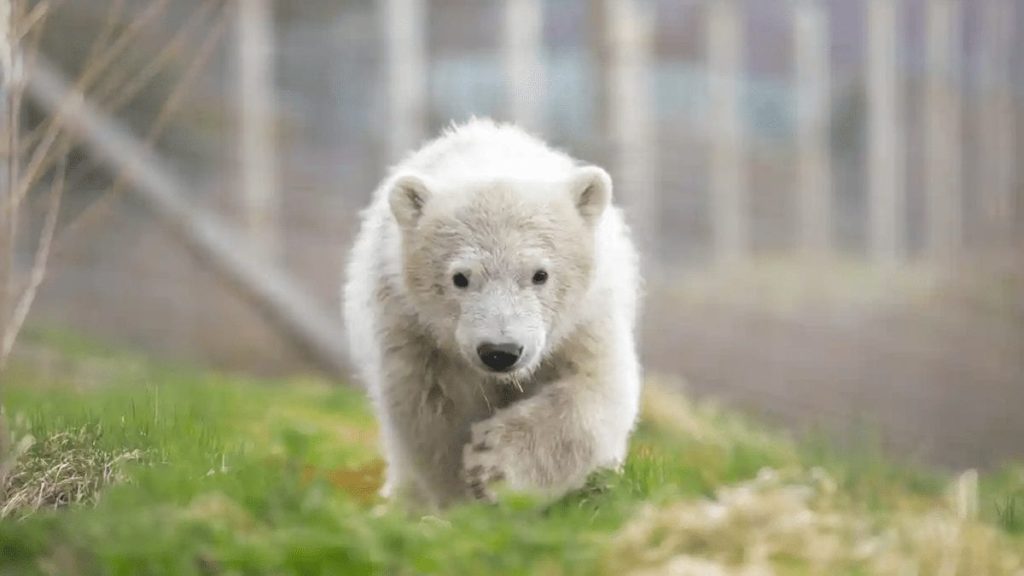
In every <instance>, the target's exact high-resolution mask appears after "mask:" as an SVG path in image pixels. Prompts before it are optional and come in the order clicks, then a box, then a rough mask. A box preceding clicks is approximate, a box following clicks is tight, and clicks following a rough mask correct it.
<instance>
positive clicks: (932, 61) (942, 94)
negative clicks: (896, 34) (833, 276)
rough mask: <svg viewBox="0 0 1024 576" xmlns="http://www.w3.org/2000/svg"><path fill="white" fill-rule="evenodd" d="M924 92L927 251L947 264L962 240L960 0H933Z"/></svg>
mask: <svg viewBox="0 0 1024 576" xmlns="http://www.w3.org/2000/svg"><path fill="white" fill-rule="evenodd" d="M926 8H927V11H928V12H927V16H926V19H927V22H926V26H927V37H926V42H927V70H928V76H927V80H926V88H925V126H924V129H925V137H924V148H925V149H924V153H925V193H926V199H927V206H926V210H925V213H926V216H927V227H926V234H927V236H926V250H927V253H928V256H929V257H930V258H932V259H933V260H936V261H943V260H948V259H950V258H952V257H954V256H955V255H956V254H957V253H958V252H959V251H960V246H961V242H962V239H963V214H962V204H963V203H962V187H961V178H962V159H961V150H960V138H961V118H960V117H961V113H960V105H961V100H960V84H959V82H960V74H959V70H960V53H961V51H962V50H963V42H962V35H961V24H960V22H961V19H960V16H961V3H960V0H929V1H928V4H927V6H926Z"/></svg>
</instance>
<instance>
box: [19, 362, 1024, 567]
mask: <svg viewBox="0 0 1024 576" xmlns="http://www.w3.org/2000/svg"><path fill="white" fill-rule="evenodd" d="M58 348H60V349H61V352H60V354H59V355H58V356H57V357H56V358H57V365H58V369H54V368H53V367H52V366H50V367H47V368H45V369H43V368H40V367H39V365H38V364H39V362H38V361H33V362H21V363H16V364H15V365H14V366H13V367H12V369H11V370H10V371H9V372H7V373H5V374H3V375H2V376H0V377H2V378H3V379H4V386H3V389H2V390H0V400H2V403H3V406H4V408H5V411H6V420H7V425H6V429H7V430H8V431H9V434H8V436H9V438H8V439H7V441H6V443H5V442H3V441H0V489H2V490H0V508H2V507H3V506H4V505H5V504H8V505H9V508H10V509H9V510H8V512H7V513H6V518H4V519H3V520H0V574H19V575H21V574H55V573H56V574H460V575H461V574H623V573H637V574H641V573H642V574H657V573H664V572H665V571H667V570H668V569H669V567H673V569H675V570H676V571H677V572H676V573H696V574H704V573H723V574H727V573H732V572H729V570H738V569H740V568H741V567H746V568H750V567H763V566H770V567H772V568H773V569H775V570H777V571H778V572H779V573H783V574H790V573H792V574H814V573H838V574H842V573H849V574H874V573H879V574H884V573H892V574H900V573H907V569H908V566H912V567H916V568H917V569H919V570H920V573H934V571H937V570H940V569H947V568H949V567H950V566H952V568H953V570H952V571H951V572H949V573H951V574H986V573H991V574H1004V573H1005V574H1013V573H1015V572H1014V570H1015V569H1020V568H1021V564H1020V563H1021V558H1022V556H1024V534H1022V532H1024V530H1022V519H1021V516H1022V515H1024V510H1022V509H1021V508H1022V505H1024V503H1022V496H1021V494H1022V490H1024V473H1022V470H1020V469H1013V468H1008V469H1006V470H1004V471H1002V472H1000V473H998V474H992V475H988V476H985V477H983V478H982V479H981V481H980V483H979V484H978V485H979V486H980V488H979V489H978V490H977V491H976V492H972V491H970V490H968V491H967V492H966V493H967V494H968V496H969V498H968V499H970V498H977V499H978V504H977V506H978V508H979V518H978V519H977V520H974V519H973V517H974V516H973V514H972V513H971V512H961V513H958V509H959V508H963V507H964V506H965V505H964V504H963V503H961V504H960V505H957V504H956V502H955V500H951V499H950V498H949V496H948V492H949V489H950V487H951V486H953V487H955V486H956V485H957V484H956V482H955V481H954V478H952V477H947V476H945V475H943V474H939V473H935V472H927V471H921V470H915V469H910V468H907V467H903V466H898V465H896V464H893V463H892V462H890V461H887V460H886V459H885V458H884V457H882V456H879V455H877V454H875V453H871V454H866V455H856V456H853V455H850V454H841V453H838V452H835V451H834V450H831V449H830V448H829V447H828V446H827V444H825V443H822V442H817V443H815V444H814V445H811V444H809V443H805V444H798V443H795V442H792V441H790V440H788V439H786V438H785V437H783V436H781V435H778V434H775V433H771V432H768V431H766V430H765V429H764V428H762V427H759V426H756V425H754V424H751V423H750V422H749V421H746V420H744V419H742V418H740V417H738V416H736V415H733V414H730V413H728V412H724V411H721V410H717V409H714V408H713V407H709V406H695V405H693V404H691V403H689V402H688V401H686V400H685V399H683V398H681V397H676V396H673V395H669V394H667V393H665V392H663V391H661V390H660V389H658V388H656V387H652V388H651V392H650V394H649V395H648V398H647V402H646V409H645V418H644V420H643V422H642V423H641V425H640V427H639V429H638V431H637V433H636V436H635V438H634V442H633V445H632V452H631V456H630V458H629V460H628V462H627V463H626V466H625V469H624V471H623V472H622V473H621V474H617V473H611V472H607V473H602V474H598V475H597V476H595V477H594V478H593V479H592V480H591V482H590V483H589V484H588V486H587V487H586V489H584V490H582V491H580V492H579V493H577V494H573V495H571V496H569V497H567V498H565V499H563V500H561V501H559V502H557V503H554V504H547V505H544V504H541V503H538V502H532V501H530V500H528V499H524V498H512V497H509V498H506V499H504V500H503V501H502V503H501V504H499V505H496V506H484V505H476V504H470V505H465V506H461V507H458V508H455V509H453V510H450V511H448V512H445V513H444V514H441V515H437V516H427V517H415V516H412V515H410V514H408V513H405V512H403V511H401V510H396V509H393V508H391V507H389V506H387V505H386V504H384V503H382V502H381V501H379V500H378V499H377V497H376V490H377V488H378V486H379V483H380V477H381V473H382V463H381V461H380V457H379V455H378V452H377V449H376V429H375V424H374V420H373V418H372V416H371V415H370V413H369V411H368V409H367V406H366V404H365V402H364V400H363V399H362V396H361V395H360V394H359V393H358V392H356V391H353V390H349V389H342V388H337V387H332V386H329V385H327V384H325V383H323V382H319V381H316V380H313V379H297V380H291V381H264V380H253V379H246V378H238V377H229V376H224V375H218V374H211V373H206V372H201V371H197V370H189V369H181V368H179V367H174V366H161V365H155V364H153V363H150V362H147V361H145V360H142V359H139V358H136V357H131V356H125V355H122V354H119V353H117V352H114V351H109V350H100V349H95V348H90V347H89V346H85V345H81V344H79V343H74V342H72V343H70V344H69V343H67V342H60V343H58ZM44 364H45V363H44ZM29 441H31V444H29ZM4 446H6V449H5V448H4ZM4 454H6V456H5V455H4ZM5 471H6V472H7V473H6V474H4V472H5ZM5 476H6V479H4V477H5ZM960 484H964V483H963V482H961V483H960ZM29 496H31V497H29ZM14 497H17V498H19V500H18V501H17V502H15V503H14V504H13V505H12V504H11V502H12V501H13V498H14ZM967 507H968V508H970V506H969V505H967ZM686 567H689V568H690V569H692V570H695V572H685V571H683V568H686ZM712 569H714V570H719V569H721V570H723V571H722V572H713V571H712Z"/></svg>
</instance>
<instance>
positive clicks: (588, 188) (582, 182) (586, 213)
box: [570, 166, 612, 225]
mask: <svg viewBox="0 0 1024 576" xmlns="http://www.w3.org/2000/svg"><path fill="white" fill-rule="evenodd" d="M570 191H571V193H572V200H573V203H574V204H575V205H576V209H577V210H579V212H580V216H582V217H583V219H584V220H585V221H586V222H587V223H588V224H591V225H593V224H594V223H596V222H597V221H598V219H600V218H601V214H603V213H604V210H605V208H607V207H608V205H609V204H610V203H611V201H612V178H611V176H609V175H608V173H607V172H605V171H604V170H602V169H601V168H598V167H597V166H584V167H583V168H580V169H578V170H577V171H576V173H575V174H573V176H572V178H571V179H570Z"/></svg>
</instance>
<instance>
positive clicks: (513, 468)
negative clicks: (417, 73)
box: [343, 120, 641, 507]
mask: <svg viewBox="0 0 1024 576" xmlns="http://www.w3.org/2000/svg"><path fill="white" fill-rule="evenodd" d="M611 200H612V182H611V179H610V178H609V176H608V174H607V173H606V172H605V171H604V170H602V169H601V168H598V167H595V166H581V165H579V164H578V163H577V162H575V161H574V160H573V159H571V158H570V157H569V156H567V155H566V154H563V153H561V152H558V151H555V150H553V149H552V148H549V147H548V146H547V145H545V144H544V143H543V142H541V141H540V140H538V139H536V138H534V137H532V136H530V135H528V134H526V133H525V132H523V131H521V130H520V129H518V128H516V127H514V126H512V125H504V124H496V123H494V122H491V121H489V120H472V121H470V122H468V123H466V124H463V125H460V126H453V127H452V128H451V129H449V130H448V131H446V132H445V133H444V134H442V135H441V136H440V137H438V138H437V139H435V140H433V141H432V142H429V143H428V144H426V145H425V146H424V147H422V148H421V149H420V150H418V151H416V152H415V153H413V154H412V155H410V156H408V157H407V158H406V159H405V160H403V161H402V162H400V163H399V164H398V165H397V166H395V167H394V168H393V169H392V171H391V173H390V174H389V175H388V177H387V178H386V179H385V180H384V182H383V183H382V184H381V185H380V187H379V188H378V189H377V191H376V192H375V194H374V197H373V200H372V203H371V204H370V206H369V207H368V208H367V209H366V210H364V211H363V213H362V224H361V229H360V232H359V235H358V238H357V240H356V242H355V245H354V247H353V249H352V253H351V256H350V260H349V263H348V266H347V271H346V275H347V279H346V282H345V287H344V294H343V298H344V301H345V303H344V312H345V319H346V326H347V330H348V337H349V340H350V342H349V344H350V348H351V352H352V355H353V360H354V362H355V365H356V366H357V367H358V370H359V372H360V374H359V375H360V377H361V378H362V379H363V381H364V383H365V385H366V387H367V389H368V391H369V394H370V397H371V399H372V401H373V404H374V408H375V410H376V413H377V416H378V418H379V420H380V424H381V436H382V442H383V449H384V452H385V455H386V458H387V461H388V472H387V479H386V482H385V486H384V490H383V493H384V494H385V495H389V496H394V497H404V498H408V499H410V500H411V501H413V502H414V503H419V504H426V505H428V506H431V507H443V506H445V505H448V504H450V503H453V502H456V501H459V500H463V499H469V498H475V499H484V500H488V499H492V498H493V497H494V492H493V489H494V488H495V486H496V484H497V483H503V484H504V485H505V486H506V487H507V488H508V489H511V490H516V491H523V492H529V493H535V494H539V495H546V496H548V497H557V496H560V495H562V494H564V493H566V492H567V491H570V490H573V489H576V488H579V487H581V486H582V485H583V484H584V482H585V480H586V479H587V477H588V475H589V474H590V473H591V472H593V471H594V470H597V469H599V468H608V467H617V466H618V465H619V464H621V463H622V461H623V459H624V458H625V456H626V449H627V443H628V440H629V436H630V433H631V431H632V429H633V426H634V423H635V421H636V418H637V410H638V404H639V397H640V386H641V385H640V366H639V363H638V360H637V354H636V347H635V343H634V328H635V324H636V316H637V306H638V292H639V283H640V280H639V274H638V258H637V253H636V250H635V249H634V246H633V243H632V242H631V240H630V237H629V234H628V230H627V228H626V226H625V224H624V222H623V217H622V214H621V212H620V210H619V209H618V208H616V207H614V206H612V205H611Z"/></svg>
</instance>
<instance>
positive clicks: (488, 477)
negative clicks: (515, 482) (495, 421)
mask: <svg viewBox="0 0 1024 576" xmlns="http://www.w3.org/2000/svg"><path fill="white" fill-rule="evenodd" d="M491 431H492V427H491V426H489V425H487V423H486V422H480V423H477V424H475V425H473V427H472V434H471V435H472V438H471V439H470V441H469V442H468V443H466V445H465V446H464V447H463V448H462V478H463V480H464V481H465V483H466V487H467V489H468V490H469V493H470V494H471V495H472V496H473V498H475V499H477V500H481V501H484V502H494V501H495V495H494V492H493V491H492V490H491V486H492V485H493V484H495V483H497V482H501V481H502V480H504V479H505V473H504V471H503V470H502V469H501V466H500V464H499V462H498V455H497V453H496V452H495V451H494V450H493V449H492V448H491V447H492V445H493V443H492V442H490V441H489V440H490V438H489V437H490V436H491Z"/></svg>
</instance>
